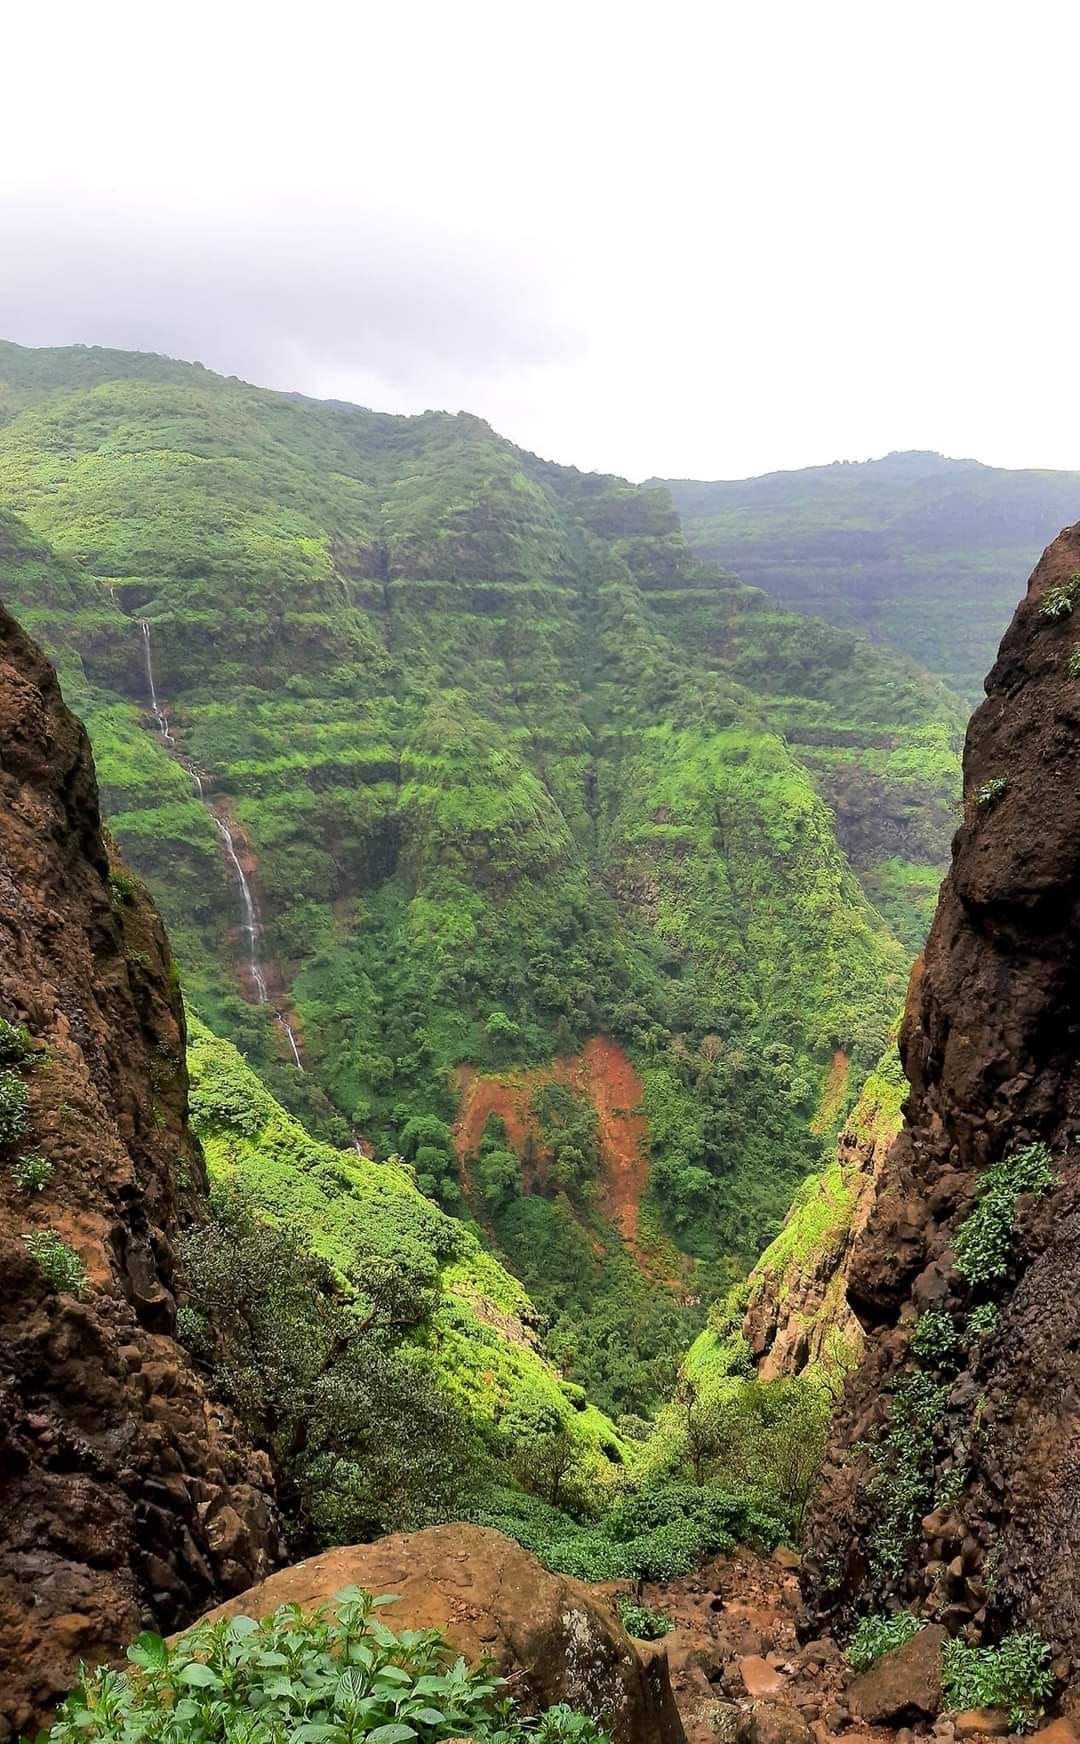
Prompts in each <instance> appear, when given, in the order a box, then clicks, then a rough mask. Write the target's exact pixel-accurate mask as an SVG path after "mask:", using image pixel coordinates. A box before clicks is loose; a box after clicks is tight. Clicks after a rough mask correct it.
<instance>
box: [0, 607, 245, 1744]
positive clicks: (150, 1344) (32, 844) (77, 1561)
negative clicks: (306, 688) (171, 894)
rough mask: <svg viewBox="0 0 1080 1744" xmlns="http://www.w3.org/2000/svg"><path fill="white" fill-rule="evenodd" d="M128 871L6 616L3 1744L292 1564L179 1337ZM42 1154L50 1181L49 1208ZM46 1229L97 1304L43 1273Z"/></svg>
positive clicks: (168, 1142) (161, 1080) (179, 1041)
mask: <svg viewBox="0 0 1080 1744" xmlns="http://www.w3.org/2000/svg"><path fill="white" fill-rule="evenodd" d="M109 872H110V867H109V861H108V857H107V852H106V847H105V844H104V843H103V840H102V835H101V830H100V824H99V817H98V802H97V788H96V783H95V779H94V770H93V764H92V761H91V757H90V751H89V746H88V743H87V739H86V734H85V732H84V731H83V728H82V727H81V725H80V724H79V723H78V721H76V720H75V718H74V716H73V715H71V714H70V713H69V711H68V710H67V709H66V708H65V706H64V704H63V701H62V698H61V695H60V689H59V686H58V684H57V681H56V677H55V674H54V673H53V671H52V669H51V668H50V667H49V665H48V664H47V662H46V661H45V659H44V657H43V656H42V655H41V653H40V651H39V650H38V649H37V648H36V647H35V646H34V644H33V643H32V642H31V641H30V640H29V639H28V638H27V637H26V636H25V635H24V634H23V633H22V631H21V630H20V629H19V628H18V627H17V626H16V624H15V623H14V621H13V619H11V618H10V617H9V616H8V615H7V613H6V612H4V610H3V609H2V608H0V1016H3V1017H4V1018H6V1019H7V1020H8V1021H9V1022H13V1023H16V1024H25V1025H26V1026H27V1028H28V1029H29V1032H30V1035H31V1037H32V1041H33V1053H32V1057H31V1059H30V1060H29V1061H28V1062H26V1063H25V1064H22V1065H20V1066H18V1068H17V1075H18V1077H19V1078H20V1080H21V1081H22V1082H23V1083H24V1084H25V1086H26V1089H27V1092H28V1097H29V1110H28V1114H29V1119H28V1125H27V1128H26V1130H25V1132H24V1133H22V1134H20V1135H18V1137H17V1138H15V1139H14V1140H13V1141H12V1142H10V1143H9V1144H7V1145H6V1146H3V1147H0V1668H2V1675H0V1739H2V1738H3V1737H5V1736H6V1735H7V1734H8V1733H15V1734H17V1733H18V1732H19V1731H20V1730H22V1729H29V1728H31V1727H32V1726H33V1725H34V1724H36V1723H37V1722H38V1721H40V1720H41V1719H43V1718H44V1717H45V1715H46V1713H47V1712H48V1710H49V1708H50V1707H51V1706H52V1705H53V1703H55V1701H56V1700H57V1699H58V1698H59V1697H60V1696H61V1695H63V1694H64V1693H65V1692H66V1690H67V1689H68V1688H69V1687H70V1685H71V1683H72V1681H73V1679H74V1674H75V1671H76V1668H77V1665H78V1661H79V1660H80V1659H87V1660H91V1661H93V1660H99V1659H102V1658H106V1657H110V1656H113V1655H116V1654H119V1653H122V1652H123V1649H124V1648H125V1646H126V1645H127V1643H128V1642H129V1641H130V1640H131V1638H132V1637H133V1636H134V1635H135V1634H136V1633H137V1632H138V1631H139V1630H140V1629H141V1628H144V1627H146V1626H148V1625H154V1626H163V1627H175V1626H177V1625H178V1624H180V1623H184V1622H187V1621H189V1620H190V1619H191V1618H192V1617H194V1616H195V1615H196V1614H197V1613H198V1612H199V1611H200V1610H202V1609H204V1608H205V1607H206V1606H207V1605H208V1604H210V1603H213V1602H214V1600H215V1599H217V1598H219V1597H221V1596H222V1595H223V1594H224V1593H227V1592H230V1591H235V1590H236V1589H237V1588H239V1587H243V1586H247V1585H248V1584H250V1582H251V1581H252V1580H253V1579H257V1578H258V1577H259V1576H260V1575H262V1574H263V1573H265V1572H266V1571H267V1570H268V1569H269V1568H270V1567H271V1566H272V1562H273V1559H274V1557H275V1555H276V1550H277V1534H276V1528H275V1516H274V1511H273V1506H272V1484H271V1478H270V1471H269V1466H268V1464H267V1462H266V1460H265V1458H264V1457H263V1456H261V1455H258V1454H256V1453H254V1452H253V1451H252V1450H251V1449H250V1448H249V1447H247V1446H246V1445H245V1444H244V1443H243V1441H242V1439H241V1438H240V1437H238V1435H237V1434H236V1433H235V1429H234V1426H233V1425H232V1423H231V1422H230V1421H229V1419H228V1417H227V1415H226V1414H225V1413H224V1412H222V1411H221V1410H219V1409H217V1408H215V1407H213V1406H212V1405H211V1404H210V1403H209V1402H208V1401H207V1399H206V1397H205V1395H204V1392H203V1390H202V1387H201V1385H200V1384H199V1382H198V1380H197V1379H196V1377H195V1375H194V1374H193V1372H192V1370H191V1368H190V1366H189V1364H188V1361H187V1358H186V1356H185V1354H184V1352H183V1350H182V1349H181V1347H180V1346H179V1345H178V1344H177V1343H176V1341H175V1339H174V1337H173V1332H174V1329H175V1303H174V1296H173V1283H174V1261H173V1245H174V1241H175V1237H176V1233H177V1231H178V1228H179V1227H180V1224H181V1222H182V1221H183V1219H184V1218H185V1217H188V1218H190V1217H191V1216H195V1215H198V1214H199V1212H200V1207H201V1198H202V1192H203V1188H204V1175H203V1168H202V1160H201V1156H200V1154H199V1151H198V1147H197V1145H196V1144H195V1141H194V1140H193V1138H192V1137H191V1135H190V1133H189V1132H188V1129H187V1124H186V1111H187V1077H186V1071H185V1066H184V1028H183V1012H182V1007H181V1003H180V997H179V992H178V989H177V985H176V980H175V976H174V974H173V969H172V961H171V957H170V954H169V949H168V945H167V943H166V940H165V935H164V931H163V929H162V926H161V923H160V921H159V919H158V917H157V914H156V913H155V911H154V909H153V907H152V906H151V904H150V903H149V902H148V900H147V898H146V897H145V895H144V894H143V893H142V891H141V889H140V888H139V887H138V886H137V885H135V883H134V881H132V880H130V879H126V878H125V877H124V876H123V875H122V874H121V875H120V877H119V878H118V879H116V880H114V882H113V883H112V884H110V878H109ZM22 1155H34V1156H40V1157H41V1158H43V1159H44V1161H45V1163H46V1164H47V1165H48V1166H49V1169H50V1173H49V1176H48V1179H47V1181H46V1183H45V1185H44V1187H43V1188H42V1189H41V1190H40V1191H38V1190H27V1189H26V1188H23V1187H20V1186H19V1185H18V1183H17V1181H16V1178H15V1174H14V1173H13V1169H14V1166H15V1164H16V1163H17V1160H18V1158H19V1157H20V1156H22ZM50 1230H51V1231H53V1232H55V1234H56V1235H57V1236H58V1238H59V1239H60V1240H61V1241H62V1242H63V1243H64V1244H65V1245H66V1246H67V1247H69V1248H70V1249H73V1250H74V1251H75V1252H76V1253H77V1254H78V1255H79V1257H80V1259H81V1260H82V1263H83V1265H84V1266H85V1270H86V1274H87V1286H86V1288H85V1289H84V1290H83V1291H82V1293H81V1294H80V1295H75V1294H71V1293H62V1292H59V1293H58V1292H57V1290H55V1289H54V1288H53V1287H52V1286H51V1285H50V1284H49V1283H48V1282H47V1280H46V1278H45V1277H44V1276H43V1274H42V1271H41V1269H40V1267H39V1265H38V1264H37V1263H36V1262H35V1260H34V1259H33V1258H32V1257H31V1255H30V1253H29V1251H28V1248H27V1246H26V1243H25V1241H24V1239H23V1238H24V1237H25V1236H26V1235H30V1234H33V1233H34V1232H37V1233H39V1234H40V1233H43V1232H46V1231H50Z"/></svg>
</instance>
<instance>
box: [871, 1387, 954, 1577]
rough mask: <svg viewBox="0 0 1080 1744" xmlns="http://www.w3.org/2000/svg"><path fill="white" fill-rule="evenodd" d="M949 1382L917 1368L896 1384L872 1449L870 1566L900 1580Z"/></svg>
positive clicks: (926, 1500) (925, 1499)
mask: <svg viewBox="0 0 1080 1744" xmlns="http://www.w3.org/2000/svg"><path fill="white" fill-rule="evenodd" d="M948 1396H949V1383H948V1382H945V1383H943V1384H939V1383H938V1382H937V1381H935V1380H934V1379H933V1378H932V1377H931V1376H930V1375H928V1374H925V1373H923V1372H922V1371H921V1370H918V1369H916V1370H915V1372H914V1373H912V1374H908V1375H905V1376H903V1378H902V1379H901V1380H900V1381H899V1382H898V1384H897V1386H896V1388H895V1390H894V1392H893V1395H892V1399H891V1400H890V1403H889V1416H888V1421H887V1424H886V1428H885V1433H884V1435H883V1436H882V1438H881V1441H880V1442H879V1443H878V1445H877V1446H876V1447H875V1448H874V1449H873V1452H872V1456H871V1458H872V1465H873V1469H872V1471H871V1475H870V1477H869V1479H868V1481H867V1486H866V1489H867V1494H868V1496H870V1498H871V1499H872V1500H873V1501H874V1503H875V1505H876V1511H877V1525H876V1526H875V1528H874V1530H873V1533H872V1535H871V1538H870V1559H871V1563H872V1565H873V1566H874V1567H875V1568H876V1569H877V1570H878V1571H879V1572H880V1573H883V1574H886V1575H888V1576H891V1577H893V1578H894V1579H895V1578H897V1577H899V1576H900V1575H901V1574H902V1573H903V1571H904V1565H905V1563H906V1561H907V1557H908V1552H909V1551H910V1549H911V1544H912V1540H913V1538H914V1535H915V1528H916V1525H917V1524H918V1521H919V1520H920V1519H921V1517H922V1515H923V1514H925V1513H926V1510H927V1507H928V1506H929V1504H930V1501H931V1499H932V1478H933V1471H934V1425H935V1424H936V1423H937V1421H938V1419H939V1418H940V1416H941V1414H942V1412H943V1411H944V1409H945V1403H946V1400H947V1399H948Z"/></svg>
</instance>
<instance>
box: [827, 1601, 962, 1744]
mask: <svg viewBox="0 0 1080 1744" xmlns="http://www.w3.org/2000/svg"><path fill="white" fill-rule="evenodd" d="M946 1640H947V1635H946V1632H945V1630H944V1629H942V1628H940V1627H939V1626H938V1625H937V1624H936V1623H932V1624H931V1625H930V1626H929V1628H926V1629H920V1630H919V1633H918V1634H917V1635H913V1636H912V1637H911V1640H910V1641H905V1642H904V1645H903V1646H902V1647H894V1648H893V1649H892V1651H891V1653H883V1654H882V1655H881V1658H880V1659H876V1660H875V1661H874V1663H873V1665H872V1666H871V1667H870V1669H869V1670H868V1671H864V1672H863V1674H862V1676H861V1677H857V1678H856V1679H855V1681H854V1683H853V1684H852V1685H851V1687H850V1689H849V1690H848V1698H849V1700H850V1702H851V1706H852V1707H853V1708H854V1710H855V1712H856V1713H857V1714H859V1715H860V1716H861V1718H862V1719H864V1720H867V1721H868V1722H869V1723H870V1725H872V1726H877V1725H881V1724H883V1723H887V1722H889V1721H894V1722H896V1723H897V1724H899V1725H903V1724H905V1723H907V1722H916V1721H919V1720H932V1719H935V1718H936V1716H937V1715H938V1714H939V1713H940V1711H941V1700H942V1697H941V1649H942V1647H943V1646H944V1644H945V1641H946Z"/></svg>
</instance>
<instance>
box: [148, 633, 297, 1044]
mask: <svg viewBox="0 0 1080 1744" xmlns="http://www.w3.org/2000/svg"><path fill="white" fill-rule="evenodd" d="M139 628H140V630H141V631H142V641H143V665H144V668H145V671H146V687H147V689H148V691H149V692H150V709H151V712H152V713H153V716H154V719H155V721H156V722H157V726H158V731H159V732H160V734H161V737H162V739H163V740H164V741H165V743H166V744H167V745H170V746H171V747H172V748H173V750H174V751H175V750H176V740H175V739H174V738H173V735H172V733H171V732H170V731H169V718H168V716H167V715H166V713H165V711H164V709H163V708H162V707H161V703H160V701H159V698H158V693H157V685H156V684H155V683H154V657H153V651H152V648H151V642H150V625H149V623H148V621H147V620H146V619H145V618H140V619H139ZM180 761H181V762H182V763H183V767H184V768H185V769H186V770H187V772H188V774H189V775H190V777H191V783H192V786H193V787H194V789H195V792H196V794H197V795H198V797H199V799H200V800H201V801H202V803H203V805H205V806H206V809H207V811H208V812H209V813H210V816H211V818H212V819H213V822H214V827H215V829H216V830H217V832H218V835H219V836H220V837H221V840H222V844H223V846H224V849H225V858H226V860H227V861H228V863H229V867H230V870H231V872H232V875H233V881H234V882H235V884H236V888H237V890H238V891H239V892H240V914H241V922H240V930H241V932H242V933H243V934H244V937H245V939H246V941H247V970H248V975H249V976H250V978H251V985H252V986H253V987H254V989H255V997H256V999H257V1001H258V1003H259V1004H260V1005H269V1004H270V991H269V988H268V987H267V985H266V976H265V975H264V973H263V967H262V962H261V960H260V957H259V936H260V934H261V932H262V921H261V919H260V917H259V906H258V903H257V902H256V900H255V895H254V892H253V891H252V888H251V885H250V883H249V881H248V876H247V873H246V872H245V871H244V868H243V866H242V865H241V863H240V856H239V854H238V853H237V851H236V843H235V842H234V841H233V835H232V831H231V829H230V828H229V826H228V824H227V823H226V822H225V819H224V818H221V817H219V816H218V814H217V812H216V811H215V810H214V809H213V807H212V806H211V804H210V802H209V800H208V799H207V797H206V794H205V793H204V791H203V778H202V776H201V775H200V773H199V771H198V770H197V769H196V768H195V766H194V764H193V763H191V762H190V760H189V759H187V758H181V759H180ZM274 1021H275V1023H277V1024H278V1025H279V1026H280V1028H281V1032H282V1034H283V1035H284V1037H285V1039H286V1041H287V1042H288V1044H289V1049H290V1052H291V1053H292V1057H293V1064H294V1065H295V1066H296V1068H297V1070H298V1071H300V1072H302V1071H303V1070H304V1062H303V1061H302V1060H301V1058H300V1049H299V1047H298V1046H297V1041H296V1033H295V1031H294V1030H293V1027H292V1024H291V1023H290V1022H289V1020H288V1018H287V1017H286V1016H285V1013H284V1012H283V1011H280V1010H279V1009H278V1008H277V1007H275V1008H274Z"/></svg>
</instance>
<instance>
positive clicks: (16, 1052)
mask: <svg viewBox="0 0 1080 1744" xmlns="http://www.w3.org/2000/svg"><path fill="white" fill-rule="evenodd" d="M33 1051H34V1047H33V1043H32V1042H31V1040H30V1031H29V1030H28V1029H27V1027H26V1025H25V1024H23V1023H9V1022H8V1020H7V1018H6V1017H0V1066H23V1065H25V1064H26V1062H27V1060H29V1058H30V1057H31V1055H32V1053H33Z"/></svg>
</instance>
